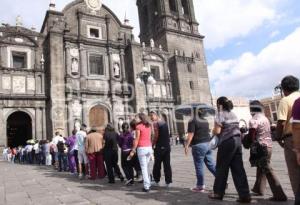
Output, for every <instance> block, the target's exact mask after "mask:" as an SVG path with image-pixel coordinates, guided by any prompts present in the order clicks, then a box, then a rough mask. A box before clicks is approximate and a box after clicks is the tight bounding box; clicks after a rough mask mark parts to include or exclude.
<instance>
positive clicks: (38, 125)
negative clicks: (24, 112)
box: [35, 107, 43, 140]
mask: <svg viewBox="0 0 300 205" xmlns="http://www.w3.org/2000/svg"><path fill="white" fill-rule="evenodd" d="M35 137H36V139H38V140H41V139H43V112H42V108H41V107H39V108H36V109H35Z"/></svg>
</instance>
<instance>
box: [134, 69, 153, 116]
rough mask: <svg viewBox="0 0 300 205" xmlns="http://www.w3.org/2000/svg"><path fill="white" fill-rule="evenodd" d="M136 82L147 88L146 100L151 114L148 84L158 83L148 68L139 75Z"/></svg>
mask: <svg viewBox="0 0 300 205" xmlns="http://www.w3.org/2000/svg"><path fill="white" fill-rule="evenodd" d="M136 82H137V83H139V84H143V85H144V86H145V91H146V93H145V98H146V106H147V111H148V113H149V112H150V109H149V96H148V86H147V85H148V84H150V85H153V84H155V83H156V80H155V79H154V77H153V76H152V73H151V72H150V71H149V69H148V68H147V67H145V66H144V67H143V71H142V72H140V73H138V74H137V79H136Z"/></svg>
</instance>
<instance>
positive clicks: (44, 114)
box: [42, 107, 48, 140]
mask: <svg viewBox="0 0 300 205" xmlns="http://www.w3.org/2000/svg"><path fill="white" fill-rule="evenodd" d="M42 112H43V140H46V139H48V136H47V130H46V129H47V128H46V108H45V107H43V108H42Z"/></svg>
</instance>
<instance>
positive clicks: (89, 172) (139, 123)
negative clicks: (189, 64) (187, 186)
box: [3, 76, 300, 205]
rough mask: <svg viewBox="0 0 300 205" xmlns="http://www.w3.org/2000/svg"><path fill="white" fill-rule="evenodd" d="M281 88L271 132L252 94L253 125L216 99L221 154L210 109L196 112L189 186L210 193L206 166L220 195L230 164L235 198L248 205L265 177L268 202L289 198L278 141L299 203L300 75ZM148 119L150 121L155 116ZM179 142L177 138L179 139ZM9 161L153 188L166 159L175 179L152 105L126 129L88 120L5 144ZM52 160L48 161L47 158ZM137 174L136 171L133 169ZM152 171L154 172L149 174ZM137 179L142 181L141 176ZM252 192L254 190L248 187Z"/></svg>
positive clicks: (168, 176)
mask: <svg viewBox="0 0 300 205" xmlns="http://www.w3.org/2000/svg"><path fill="white" fill-rule="evenodd" d="M281 89H282V94H283V95H284V97H283V98H282V99H281V101H280V104H279V106H278V123H277V127H276V133H275V134H274V133H272V130H271V124H270V121H269V119H268V118H267V117H266V116H265V114H264V106H263V104H262V103H261V102H259V101H257V100H255V101H251V103H250V113H251V115H252V118H251V120H250V122H249V129H248V131H247V130H245V128H243V129H240V127H239V120H238V118H237V116H236V115H235V114H234V112H232V110H233V108H234V106H233V103H232V102H231V101H230V100H229V99H228V98H227V97H220V98H218V100H217V110H218V112H217V114H216V117H215V123H214V128H213V130H212V134H213V135H214V136H216V137H214V139H215V138H216V139H217V140H214V143H215V144H216V145H215V147H217V148H218V151H217V158H216V160H215V159H214V158H213V154H212V145H211V144H212V141H213V140H212V137H211V136H212V135H211V130H210V127H209V123H208V121H207V120H206V116H205V113H204V112H203V111H201V110H196V109H194V110H193V116H192V119H191V120H190V121H189V123H188V130H187V140H186V142H185V144H184V147H185V149H184V150H185V154H186V155H188V153H189V149H190V148H191V150H192V151H191V152H192V156H193V161H194V166H195V171H196V178H197V181H196V186H195V187H194V188H191V191H193V192H198V193H203V192H205V191H206V190H205V188H206V187H205V176H204V165H206V167H207V168H208V170H209V171H210V172H211V174H212V175H213V176H214V177H215V180H214V185H213V192H212V193H211V194H209V198H210V199H213V200H223V198H224V196H225V194H226V189H227V186H228V174H229V170H230V171H231V173H232V178H233V182H234V186H235V188H236V190H237V192H238V195H239V198H238V200H237V201H238V202H241V203H250V202H251V200H252V199H251V196H252V195H259V196H263V195H264V194H265V190H266V183H267V182H268V183H269V186H270V188H271V191H272V193H273V196H272V197H271V198H270V200H271V201H287V196H286V194H285V192H284V188H283V187H282V186H281V184H280V181H279V179H278V177H277V176H276V174H275V171H274V169H273V168H272V166H271V157H272V148H273V145H272V144H273V141H274V140H275V141H277V142H278V143H279V144H280V145H281V146H282V148H283V149H284V155H285V159H286V163H287V167H288V174H289V177H290V182H291V186H292V189H293V192H294V194H295V204H297V205H298V204H300V92H299V80H298V79H297V78H296V77H294V76H287V77H285V78H284V79H283V80H282V82H281ZM150 119H151V120H150ZM177 140H178V141H179V138H178V139H177ZM242 146H244V147H245V148H247V149H250V162H251V165H252V166H253V167H256V169H257V170H256V171H257V172H256V181H255V184H254V186H253V188H252V189H251V190H250V187H249V184H248V179H247V173H246V171H245V168H244V164H243V157H242V156H243V149H242ZM119 149H121V168H122V170H123V173H124V175H123V174H122V172H121V169H120V167H119V163H118V162H119ZM3 156H4V158H5V159H6V160H9V161H12V162H15V161H16V160H18V161H19V162H20V163H24V162H27V163H30V164H31V163H38V164H45V165H50V164H52V165H54V166H55V167H56V168H57V169H58V171H69V172H71V173H73V174H78V177H79V178H80V179H82V178H83V177H85V178H86V179H90V180H95V179H96V178H100V179H103V178H105V177H106V176H107V178H108V183H115V178H116V177H117V178H119V179H120V181H121V182H123V181H125V179H126V182H125V184H126V185H127V186H131V185H133V184H134V182H135V178H139V177H142V180H141V181H142V182H143V191H144V192H149V191H150V190H151V187H152V186H160V181H161V168H162V165H163V168H164V176H165V184H166V187H170V186H171V184H172V182H173V181H172V168H171V146H170V131H169V128H168V125H167V123H166V122H164V121H163V120H162V119H160V117H159V114H158V113H156V112H155V111H151V112H150V113H149V116H147V115H146V114H145V113H140V114H138V115H136V117H135V119H134V120H132V121H131V122H130V123H127V122H125V123H123V125H122V132H121V133H118V132H116V131H115V128H114V126H113V125H111V124H108V125H107V126H106V127H105V128H100V129H97V128H91V130H89V131H87V127H86V125H84V124H83V125H82V126H81V127H80V130H78V131H76V130H74V131H73V133H72V135H71V136H70V137H68V138H63V137H62V136H61V135H60V133H58V132H57V133H56V134H55V137H54V138H53V140H52V142H49V141H40V142H37V143H35V144H32V145H31V144H29V145H27V146H26V147H24V148H23V147H19V148H12V149H7V148H6V149H5V150H4V152H3ZM153 158H154V166H153V171H152V174H151V173H150V172H149V164H150V161H151V160H153ZM50 162H51V163H50ZM134 173H135V174H134ZM151 175H152V177H153V179H152V177H150V176H151ZM138 181H139V180H138ZM251 192H252V193H251Z"/></svg>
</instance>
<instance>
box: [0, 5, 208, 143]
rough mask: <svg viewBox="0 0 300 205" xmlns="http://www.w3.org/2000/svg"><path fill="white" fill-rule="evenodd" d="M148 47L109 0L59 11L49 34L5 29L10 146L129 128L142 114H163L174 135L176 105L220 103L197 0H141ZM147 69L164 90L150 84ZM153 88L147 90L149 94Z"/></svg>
mask: <svg viewBox="0 0 300 205" xmlns="http://www.w3.org/2000/svg"><path fill="white" fill-rule="evenodd" d="M137 8H138V13H139V21H140V36H139V37H140V43H138V42H137V41H136V40H135V38H134V36H133V33H132V30H133V28H132V27H131V26H130V25H129V24H128V21H127V20H125V21H124V22H121V21H120V20H119V19H118V18H117V16H116V15H115V14H114V13H113V11H111V10H110V9H109V8H108V7H106V6H105V5H103V4H102V2H101V0H75V1H73V2H71V3H70V4H68V5H66V7H65V8H64V9H63V10H62V11H57V10H56V9H55V4H54V3H53V1H52V3H51V4H50V7H49V10H48V11H47V13H46V16H45V18H44V21H43V25H42V28H41V31H40V32H37V31H35V30H34V29H28V28H25V27H23V26H22V24H21V21H20V19H18V20H17V23H16V26H10V25H3V26H1V27H0V146H7V145H8V146H17V145H23V144H25V143H26V141H27V140H28V139H51V138H52V136H53V134H54V132H56V131H59V132H60V133H61V134H63V135H64V136H67V135H70V134H71V131H72V130H73V129H74V128H76V127H78V126H79V125H80V124H81V123H85V124H87V125H88V127H92V126H97V127H100V126H105V125H106V124H107V123H109V122H111V123H113V124H114V125H115V127H116V129H119V127H120V125H121V124H122V122H124V121H128V120H129V119H130V118H131V117H132V115H133V113H137V112H140V111H141V110H143V109H144V110H156V111H157V112H159V113H160V115H161V116H162V117H163V118H164V119H165V120H166V122H168V124H169V127H170V130H171V133H172V134H183V133H184V132H185V131H184V130H185V129H186V128H185V123H183V121H181V120H176V117H177V116H176V115H175V114H174V108H175V107H176V105H180V104H185V103H193V102H197V103H200V102H201V103H208V104H210V103H211V93H210V88H209V80H208V73H207V66H206V62H205V53H204V48H203V39H204V36H202V35H200V33H199V31H198V23H197V21H196V18H195V12H194V5H193V0H137ZM143 71H147V72H149V73H151V74H152V77H153V78H154V79H155V83H147V84H145V85H146V86H145V85H143V84H140V83H139V80H137V76H138V75H139V74H140V73H141V72H143ZM146 91H147V92H146Z"/></svg>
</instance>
